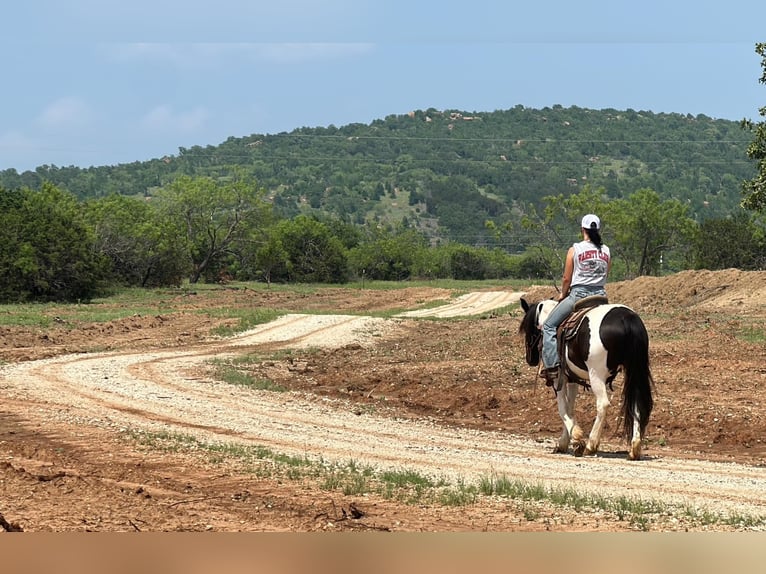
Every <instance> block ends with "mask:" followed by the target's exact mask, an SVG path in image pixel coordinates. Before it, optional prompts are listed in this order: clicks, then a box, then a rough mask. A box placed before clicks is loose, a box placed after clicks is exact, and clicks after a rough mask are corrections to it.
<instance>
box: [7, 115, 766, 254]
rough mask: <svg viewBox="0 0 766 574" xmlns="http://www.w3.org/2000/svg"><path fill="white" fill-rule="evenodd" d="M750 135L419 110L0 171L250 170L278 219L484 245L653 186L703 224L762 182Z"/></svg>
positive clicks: (101, 185) (120, 175)
mask: <svg viewBox="0 0 766 574" xmlns="http://www.w3.org/2000/svg"><path fill="white" fill-rule="evenodd" d="M748 137H749V136H748V134H747V133H746V132H744V131H743V130H742V129H741V128H740V126H739V124H738V123H737V122H733V121H729V120H720V119H714V118H710V117H707V116H704V115H697V116H692V115H682V114H664V113H661V114H655V113H653V112H647V111H640V112H639V111H634V110H623V111H619V110H614V109H605V110H590V109H583V108H578V107H570V108H564V107H562V106H554V107H552V108H544V109H530V108H525V107H523V106H516V107H514V108H511V109H508V110H499V111H493V112H465V111H457V110H444V111H440V110H435V109H428V110H418V111H413V112H411V113H409V114H403V115H391V116H388V117H386V118H385V119H381V120H375V121H373V122H372V123H370V124H369V125H367V124H351V125H347V126H342V127H335V126H328V127H317V128H299V129H296V130H293V131H292V132H289V133H280V134H271V135H266V134H252V135H250V136H247V137H231V138H229V139H227V140H226V141H224V142H223V143H221V144H219V145H216V146H212V145H208V146H205V147H201V146H194V147H191V148H180V149H179V153H178V155H176V156H167V157H163V158H157V159H153V160H151V161H147V162H134V163H130V164H121V165H116V166H101V167H91V168H87V169H81V168H76V167H57V166H40V167H38V168H37V169H36V170H35V171H34V172H25V173H22V174H19V173H17V172H16V171H15V170H5V171H2V172H0V186H3V187H5V188H15V187H20V186H27V187H31V188H33V189H34V188H37V187H39V185H40V184H41V182H42V181H44V180H48V181H52V182H53V183H55V184H56V185H57V186H60V187H62V188H64V189H67V190H69V191H70V192H72V193H73V194H75V195H76V196H77V197H79V198H83V199H84V198H91V197H100V196H104V195H108V194H111V193H119V194H124V195H151V194H152V192H153V190H154V189H156V188H157V187H158V186H162V185H164V184H166V183H168V182H169V181H171V180H173V179H174V178H176V177H178V176H179V175H182V174H186V175H207V176H212V177H226V176H228V175H229V174H231V173H232V171H233V170H235V169H237V170H242V171H244V172H245V173H246V174H247V175H249V176H251V177H253V178H255V179H256V180H257V181H258V182H259V184H261V185H263V186H264V187H266V188H267V189H268V190H269V191H270V193H271V196H272V198H273V201H274V204H275V206H276V207H277V209H278V210H279V212H280V214H281V215H283V216H285V217H292V216H294V215H296V214H298V213H312V212H313V213H324V214H332V215H334V216H337V217H340V218H342V219H344V220H346V221H349V222H353V223H358V224H363V223H368V222H374V223H383V224H394V225H398V224H404V225H405V226H408V227H416V228H419V229H421V230H423V231H426V232H427V233H428V234H430V235H431V236H433V237H440V238H449V239H453V240H457V241H460V242H463V243H481V242H482V237H483V236H484V235H485V234H486V233H487V231H486V227H485V223H486V221H488V220H491V221H493V222H494V223H495V224H496V225H498V226H501V225H503V224H505V223H507V222H509V221H515V220H517V219H518V218H519V215H520V213H522V212H524V211H526V210H527V209H528V207H529V205H534V206H539V205H540V204H541V199H542V198H543V197H545V196H549V195H559V194H562V195H568V194H570V193H576V192H578V191H579V190H581V189H582V188H583V187H584V186H590V187H592V188H603V189H604V191H605V193H606V194H607V195H608V196H609V197H612V198H620V197H625V196H627V195H630V194H631V193H633V192H635V191H636V190H638V189H642V188H650V189H653V190H655V191H656V192H658V193H659V194H660V196H661V198H663V199H667V198H675V199H678V200H680V201H682V202H684V203H686V204H687V205H688V206H689V208H690V210H691V212H692V214H693V215H694V216H695V217H696V218H697V219H700V220H701V219H705V218H708V217H722V216H727V215H730V214H732V213H734V212H735V211H737V210H738V209H739V202H740V199H741V193H740V192H741V183H742V181H743V180H745V179H749V178H751V177H753V175H754V173H755V166H754V165H753V164H752V162H750V161H749V160H748V159H747V156H746V147H747V144H748V143H749V141H748Z"/></svg>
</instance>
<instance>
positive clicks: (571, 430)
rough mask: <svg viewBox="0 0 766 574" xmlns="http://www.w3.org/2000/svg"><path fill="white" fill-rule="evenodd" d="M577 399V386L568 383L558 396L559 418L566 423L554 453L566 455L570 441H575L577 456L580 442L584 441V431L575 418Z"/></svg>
mask: <svg viewBox="0 0 766 574" xmlns="http://www.w3.org/2000/svg"><path fill="white" fill-rule="evenodd" d="M576 398H577V385H576V384H572V383H569V382H566V383H565V384H564V385H563V388H562V389H561V391H560V392H559V393H558V395H557V396H556V400H557V402H558V407H559V416H560V417H561V421H562V422H563V423H564V429H563V430H562V431H561V436H560V437H559V442H558V444H557V445H556V446H555V447H554V448H553V452H554V453H559V452H561V453H566V452H567V451H568V450H569V443H570V440H572V439H574V440H575V454H577V448H578V444H579V442H581V441H582V430H581V429H580V427H579V426H578V425H577V421H576V420H575V417H574V404H575V399H576Z"/></svg>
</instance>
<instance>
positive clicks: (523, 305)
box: [521, 297, 529, 313]
mask: <svg viewBox="0 0 766 574" xmlns="http://www.w3.org/2000/svg"><path fill="white" fill-rule="evenodd" d="M521 308H522V309H524V312H525V313H526V312H527V311H529V303H527V300H526V299H524V297H522V298H521Z"/></svg>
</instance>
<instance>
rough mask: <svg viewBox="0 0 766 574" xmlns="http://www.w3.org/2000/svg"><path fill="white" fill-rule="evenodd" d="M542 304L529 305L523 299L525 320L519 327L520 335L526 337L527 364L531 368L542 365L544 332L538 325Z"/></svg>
mask: <svg viewBox="0 0 766 574" xmlns="http://www.w3.org/2000/svg"><path fill="white" fill-rule="evenodd" d="M542 306H543V304H542V303H533V304H530V303H527V300H526V299H524V298H523V297H522V298H521V308H522V309H523V310H524V318H523V319H522V320H521V325H519V333H521V334H523V335H524V344H525V346H526V351H527V356H526V359H527V364H528V365H529V366H530V367H536V366H537V365H538V364H539V363H540V337H542V334H543V333H542V331H541V330H540V325H538V322H537V321H538V315H539V314H540V309H541V308H542Z"/></svg>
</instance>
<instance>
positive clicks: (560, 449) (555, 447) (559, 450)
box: [551, 445, 569, 454]
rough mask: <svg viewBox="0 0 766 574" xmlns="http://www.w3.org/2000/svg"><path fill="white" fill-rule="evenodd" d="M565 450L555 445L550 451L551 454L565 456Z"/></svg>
mask: <svg viewBox="0 0 766 574" xmlns="http://www.w3.org/2000/svg"><path fill="white" fill-rule="evenodd" d="M567 450H569V449H566V448H561V447H560V446H559V445H556V446H554V447H553V450H552V451H551V454H566V453H567Z"/></svg>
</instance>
